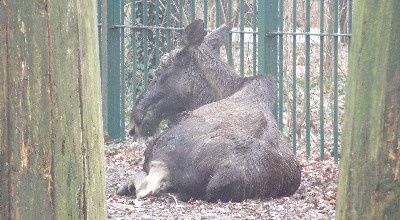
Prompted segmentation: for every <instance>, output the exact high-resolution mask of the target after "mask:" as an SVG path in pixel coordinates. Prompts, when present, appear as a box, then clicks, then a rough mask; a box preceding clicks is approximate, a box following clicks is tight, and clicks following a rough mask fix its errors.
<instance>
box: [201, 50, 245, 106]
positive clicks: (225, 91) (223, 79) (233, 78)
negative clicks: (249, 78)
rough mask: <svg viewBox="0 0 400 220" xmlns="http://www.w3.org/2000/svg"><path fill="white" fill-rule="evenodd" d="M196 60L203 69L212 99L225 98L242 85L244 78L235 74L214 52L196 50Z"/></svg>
mask: <svg viewBox="0 0 400 220" xmlns="http://www.w3.org/2000/svg"><path fill="white" fill-rule="evenodd" d="M198 60H199V62H200V63H199V64H198V65H200V66H201V69H202V70H203V71H202V73H203V74H204V77H205V79H206V80H207V82H208V84H209V86H210V87H211V90H212V91H213V93H214V96H215V99H216V100H214V101H217V100H220V99H223V98H226V97H228V96H230V95H232V94H233V93H235V92H236V91H238V90H239V88H240V87H241V86H242V84H243V82H244V81H245V78H243V77H241V76H239V75H237V74H236V73H235V70H234V69H233V68H231V67H230V66H228V65H227V64H226V63H225V62H224V61H222V60H221V58H220V57H217V56H216V54H214V53H210V52H209V51H208V50H202V48H200V50H199V51H198Z"/></svg>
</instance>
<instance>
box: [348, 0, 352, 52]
mask: <svg viewBox="0 0 400 220" xmlns="http://www.w3.org/2000/svg"><path fill="white" fill-rule="evenodd" d="M347 3H348V6H347V10H348V12H347V16H348V17H347V19H348V20H347V22H348V23H347V31H348V33H349V34H351V33H352V30H351V28H352V23H353V0H347ZM350 42H351V37H349V38H348V43H349V44H348V49H350ZM347 52H348V53H349V52H350V50H347ZM347 57H349V56H347Z"/></svg>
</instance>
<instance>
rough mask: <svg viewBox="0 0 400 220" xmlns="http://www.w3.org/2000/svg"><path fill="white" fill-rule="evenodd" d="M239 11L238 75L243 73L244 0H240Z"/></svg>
mask: <svg viewBox="0 0 400 220" xmlns="http://www.w3.org/2000/svg"><path fill="white" fill-rule="evenodd" d="M239 13H240V16H239V18H240V21H239V26H240V27H239V28H240V33H239V36H240V40H239V44H240V75H242V76H243V75H244V33H243V31H244V22H245V19H244V0H240V6H239Z"/></svg>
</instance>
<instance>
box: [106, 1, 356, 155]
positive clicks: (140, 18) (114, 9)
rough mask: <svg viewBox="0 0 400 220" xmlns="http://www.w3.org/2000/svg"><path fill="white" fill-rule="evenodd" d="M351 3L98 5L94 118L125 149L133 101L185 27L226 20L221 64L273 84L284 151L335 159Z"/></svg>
mask: <svg viewBox="0 0 400 220" xmlns="http://www.w3.org/2000/svg"><path fill="white" fill-rule="evenodd" d="M351 17H352V0H302V1H298V0H266V1H261V0H232V1H230V0H202V1H200V0H197V1H196V0H155V1H146V0H112V1H107V0H98V21H99V39H100V44H99V45H100V54H101V57H100V60H101V64H102V65H101V75H102V95H103V112H104V115H103V118H104V123H105V128H106V132H107V133H108V135H109V136H110V138H111V139H124V137H125V123H126V119H127V118H129V117H127V116H128V115H129V112H130V109H131V108H132V106H133V104H134V102H135V99H136V97H137V95H138V94H140V92H141V91H143V89H144V88H145V87H146V86H147V84H148V82H149V81H150V80H151V79H152V78H153V76H154V73H155V69H156V68H157V66H158V65H159V63H160V59H161V56H162V54H164V53H166V52H168V51H170V50H171V49H174V48H175V47H176V46H177V45H179V40H180V37H181V34H182V32H183V29H184V26H186V25H187V24H189V23H190V22H191V21H193V20H195V19H199V18H200V19H203V21H204V28H205V30H207V31H211V30H213V29H215V28H216V27H219V26H220V25H221V24H223V23H224V22H226V21H231V20H233V28H232V31H231V32H230V34H229V38H228V41H227V44H226V47H224V48H222V49H221V52H220V55H221V57H222V58H223V59H225V60H226V62H227V63H228V64H229V65H231V66H233V67H234V68H235V70H236V71H237V72H238V74H240V75H242V76H252V75H258V74H275V75H276V77H277V85H278V87H277V88H278V91H277V97H278V100H277V102H276V108H275V115H276V118H277V122H278V126H279V128H280V129H281V130H282V131H283V132H284V133H285V134H286V135H287V136H288V137H289V138H290V139H291V141H292V147H293V151H294V152H295V153H298V152H299V151H300V152H301V153H304V154H305V155H306V156H307V157H308V158H310V157H311V156H313V155H315V156H316V157H320V158H321V159H326V158H328V157H329V158H331V157H332V158H334V160H335V161H336V162H337V161H338V158H339V146H340V132H341V128H342V121H343V120H342V118H343V111H344V105H343V103H344V92H345V91H344V88H345V86H344V84H345V78H346V74H347V63H348V59H347V54H348V48H349V44H350V37H351V23H352V19H351Z"/></svg>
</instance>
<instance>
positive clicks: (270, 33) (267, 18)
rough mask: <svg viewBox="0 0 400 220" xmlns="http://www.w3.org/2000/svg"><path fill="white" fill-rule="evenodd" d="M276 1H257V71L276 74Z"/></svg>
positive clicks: (277, 0)
mask: <svg viewBox="0 0 400 220" xmlns="http://www.w3.org/2000/svg"><path fill="white" fill-rule="evenodd" d="M278 2H279V0H270V1H258V10H259V12H258V21H259V22H258V33H259V40H258V49H259V52H258V71H259V72H260V73H261V74H277V69H278V68H277V64H278V53H277V48H278V37H277V35H276V34H274V33H276V32H277V31H278Z"/></svg>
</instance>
